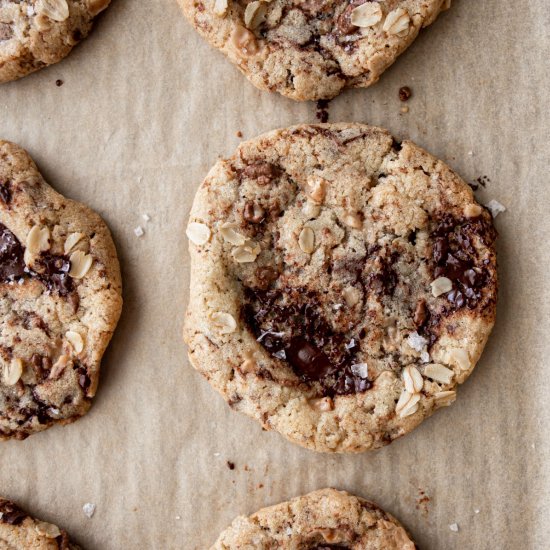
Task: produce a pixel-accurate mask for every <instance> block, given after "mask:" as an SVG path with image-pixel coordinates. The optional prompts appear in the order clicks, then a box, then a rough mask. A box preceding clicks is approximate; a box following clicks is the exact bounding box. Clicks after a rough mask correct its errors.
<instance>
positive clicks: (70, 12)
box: [0, 0, 111, 83]
mask: <svg viewBox="0 0 550 550" xmlns="http://www.w3.org/2000/svg"><path fill="white" fill-rule="evenodd" d="M110 1H111V0H0V83H1V82H8V81H10V80H16V79H18V78H21V77H23V76H25V75H27V74H29V73H32V72H34V71H37V70H38V69H41V68H42V67H46V66H48V65H52V64H53V63H57V62H58V61H61V59H63V58H64V57H66V56H67V55H69V53H70V51H71V50H72V49H73V47H74V46H75V45H76V44H78V43H79V42H80V41H81V40H82V39H83V38H85V37H86V36H87V35H88V33H89V32H90V30H91V28H92V24H93V20H94V17H95V16H96V15H97V14H98V13H99V12H101V11H103V10H104V9H105V8H106V7H107V6H108V5H109V3H110Z"/></svg>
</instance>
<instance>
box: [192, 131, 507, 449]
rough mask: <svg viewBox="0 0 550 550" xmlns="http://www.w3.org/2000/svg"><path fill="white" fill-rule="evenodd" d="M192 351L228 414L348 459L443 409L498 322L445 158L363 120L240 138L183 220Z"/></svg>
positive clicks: (473, 207) (489, 228) (484, 222)
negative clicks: (231, 412)
mask: <svg viewBox="0 0 550 550" xmlns="http://www.w3.org/2000/svg"><path fill="white" fill-rule="evenodd" d="M187 235H188V237H189V239H190V245H189V246H190V255H191V283H190V286H191V296H190V302H189V307H188V311H187V317H186V323H185V329H184V337H185V341H186V342H187V344H188V346H189V357H190V360H191V363H192V364H193V366H194V367H195V368H196V369H197V370H199V371H200V372H201V373H202V374H203V375H204V376H205V377H206V378H207V379H208V380H209V382H210V383H211V384H212V385H213V386H214V388H216V389H217V390H218V391H219V392H220V393H221V394H222V395H223V397H224V398H225V399H226V400H227V401H228V402H229V404H230V406H231V407H232V408H234V409H235V410H238V411H241V412H244V413H246V414H248V415H249V416H251V417H253V418H255V419H257V420H258V421H259V422H261V424H262V426H263V427H264V428H266V429H272V430H277V431H279V432H280V433H281V434H283V435H284V436H286V437H287V438H289V439H290V440H292V441H293V442H295V443H298V444H300V445H303V446H305V447H308V448H310V449H314V450H317V451H326V452H334V451H336V452H358V451H364V450H368V449H375V448H378V447H381V446H383V445H386V444H388V443H390V442H391V441H392V440H394V439H396V438H398V437H400V436H402V435H404V434H406V433H407V432H410V431H411V430H412V429H413V428H415V427H416V426H417V425H418V424H420V423H421V422H422V420H424V419H425V418H426V417H428V416H430V415H431V414H432V413H433V412H434V411H435V410H436V409H438V408H440V407H442V406H445V405H449V404H450V403H451V402H452V401H453V400H454V399H455V395H456V389H457V385H458V384H461V383H462V382H464V381H465V380H466V378H468V376H469V375H470V373H471V372H472V370H473V368H474V366H475V364H476V362H477V361H478V359H479V357H480V355H481V352H482V350H483V347H484V345H485V342H486V340H487V338H488V336H489V333H490V331H491V329H492V327H493V324H494V320H495V309H496V297H497V273H496V257H495V249H494V241H495V238H496V232H495V229H494V227H493V222H492V218H491V216H490V214H489V212H488V211H487V209H485V208H483V207H481V206H480V205H479V204H478V203H477V202H476V201H475V199H474V196H473V193H472V190H471V189H470V187H469V186H468V185H467V184H466V183H464V181H463V180H462V179H460V177H459V176H458V175H457V174H456V173H454V172H453V171H452V170H451V169H450V168H449V167H448V166H447V165H445V164H444V163H443V162H441V161H440V160H437V159H435V158H434V157H433V156H431V155H430V154H428V153H426V152H425V151H423V150H422V149H420V148H419V147H418V146H416V145H415V144H413V143H411V142H410V141H404V142H403V143H399V142H397V141H396V140H395V139H393V138H392V136H391V135H390V134H389V133H388V132H387V131H385V130H383V129H380V128H374V127H370V126H366V125H361V124H320V125H311V126H310V125H304V126H295V127H291V128H287V129H281V130H276V131H273V132H270V133H268V134H265V135H262V136H260V137H257V138H256V139H253V140H250V141H247V142H243V143H242V144H241V145H240V146H239V148H238V149H237V152H236V153H235V155H234V156H232V157H231V158H229V159H226V160H220V161H219V162H218V163H217V164H216V165H215V166H214V167H213V168H212V170H211V171H210V172H209V174H208V175H207V177H206V179H205V180H204V182H203V184H202V185H201V186H200V188H199V190H198V192H197V195H196V197H195V200H194V204H193V207H192V210H191V214H190V219H189V225H188V228H187Z"/></svg>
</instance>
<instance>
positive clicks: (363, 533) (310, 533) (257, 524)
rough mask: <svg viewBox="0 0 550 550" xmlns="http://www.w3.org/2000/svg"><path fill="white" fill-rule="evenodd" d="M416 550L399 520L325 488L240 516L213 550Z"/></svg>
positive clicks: (369, 505)
mask: <svg viewBox="0 0 550 550" xmlns="http://www.w3.org/2000/svg"><path fill="white" fill-rule="evenodd" d="M252 548H256V549H259V548H262V549H267V548H283V549H284V548H286V549H288V550H291V549H292V550H295V549H300V550H328V549H333V548H334V549H336V548H349V549H355V550H359V549H361V550H364V549H368V550H415V548H416V546H415V544H414V542H413V541H412V540H411V538H410V537H409V535H408V534H407V532H406V531H405V529H404V528H403V527H402V526H401V525H400V524H399V522H398V521H397V520H396V519H395V518H394V517H392V516H390V515H389V514H387V513H386V512H384V511H383V510H381V509H380V508H379V507H378V506H376V505H375V504H372V503H371V502H368V501H366V500H364V499H362V498H359V497H356V496H353V495H350V494H348V493H346V492H344V491H336V490H334V489H322V490H320V491H314V492H313V493H309V494H308V495H305V496H301V497H297V498H294V499H292V500H290V501H289V502H283V503H281V504H277V505H276V506H270V507H269V508H263V509H262V510H260V511H259V512H256V513H255V514H253V515H252V516H250V517H244V516H241V517H238V518H236V519H235V520H234V521H233V523H232V524H231V526H230V527H229V528H228V529H226V530H225V531H224V532H223V533H222V534H221V535H220V538H219V539H218V540H217V541H216V543H215V544H214V546H212V548H211V550H222V549H223V550H245V549H252Z"/></svg>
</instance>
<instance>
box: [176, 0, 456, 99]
mask: <svg viewBox="0 0 550 550" xmlns="http://www.w3.org/2000/svg"><path fill="white" fill-rule="evenodd" d="M179 3H180V4H181V6H182V7H183V11H184V13H185V15H186V16H187V19H188V20H189V21H190V23H191V24H192V25H193V26H194V27H195V29H196V30H197V31H198V32H199V33H200V34H201V35H202V36H203V37H204V38H206V40H208V42H209V43H210V44H212V45H213V46H214V47H215V48H218V49H220V50H221V51H222V52H223V53H224V54H225V55H226V56H227V57H228V58H229V59H230V60H231V61H232V62H233V63H234V64H235V65H237V67H238V68H239V69H240V70H241V72H242V73H243V74H244V75H245V76H246V77H247V78H248V79H249V80H250V81H251V82H252V83H253V84H254V85H255V86H257V87H258V88H260V89H262V90H271V91H276V92H279V93H281V94H283V95H285V96H287V97H290V98H292V99H297V100H306V99H313V100H317V99H330V98H332V97H334V96H336V95H338V94H339V93H340V92H341V91H342V90H343V89H344V88H366V87H368V86H370V85H371V84H374V83H375V82H376V81H377V80H378V79H379V78H380V75H381V74H382V73H383V72H384V71H385V70H386V69H387V68H388V67H389V66H390V65H391V64H392V63H393V62H394V61H395V60H396V58H397V57H398V56H399V55H400V54H401V53H402V52H403V51H404V50H406V49H407V47H408V46H409V45H410V44H411V43H412V42H413V41H414V39H415V38H416V36H417V35H418V33H419V31H420V29H421V28H422V27H426V26H428V25H429V24H430V23H432V22H433V21H434V20H435V19H436V17H437V16H438V14H439V13H440V12H441V11H442V10H444V9H446V8H448V7H449V6H450V0H381V1H376V2H375V1H372V0H254V1H249V0H179Z"/></svg>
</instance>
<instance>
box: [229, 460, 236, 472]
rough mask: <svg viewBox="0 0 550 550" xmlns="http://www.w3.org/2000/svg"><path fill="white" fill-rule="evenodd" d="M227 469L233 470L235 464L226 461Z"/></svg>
mask: <svg viewBox="0 0 550 550" xmlns="http://www.w3.org/2000/svg"><path fill="white" fill-rule="evenodd" d="M227 467H228V468H229V469H230V470H234V469H235V463H234V462H231V461H230V460H228V461H227Z"/></svg>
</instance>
